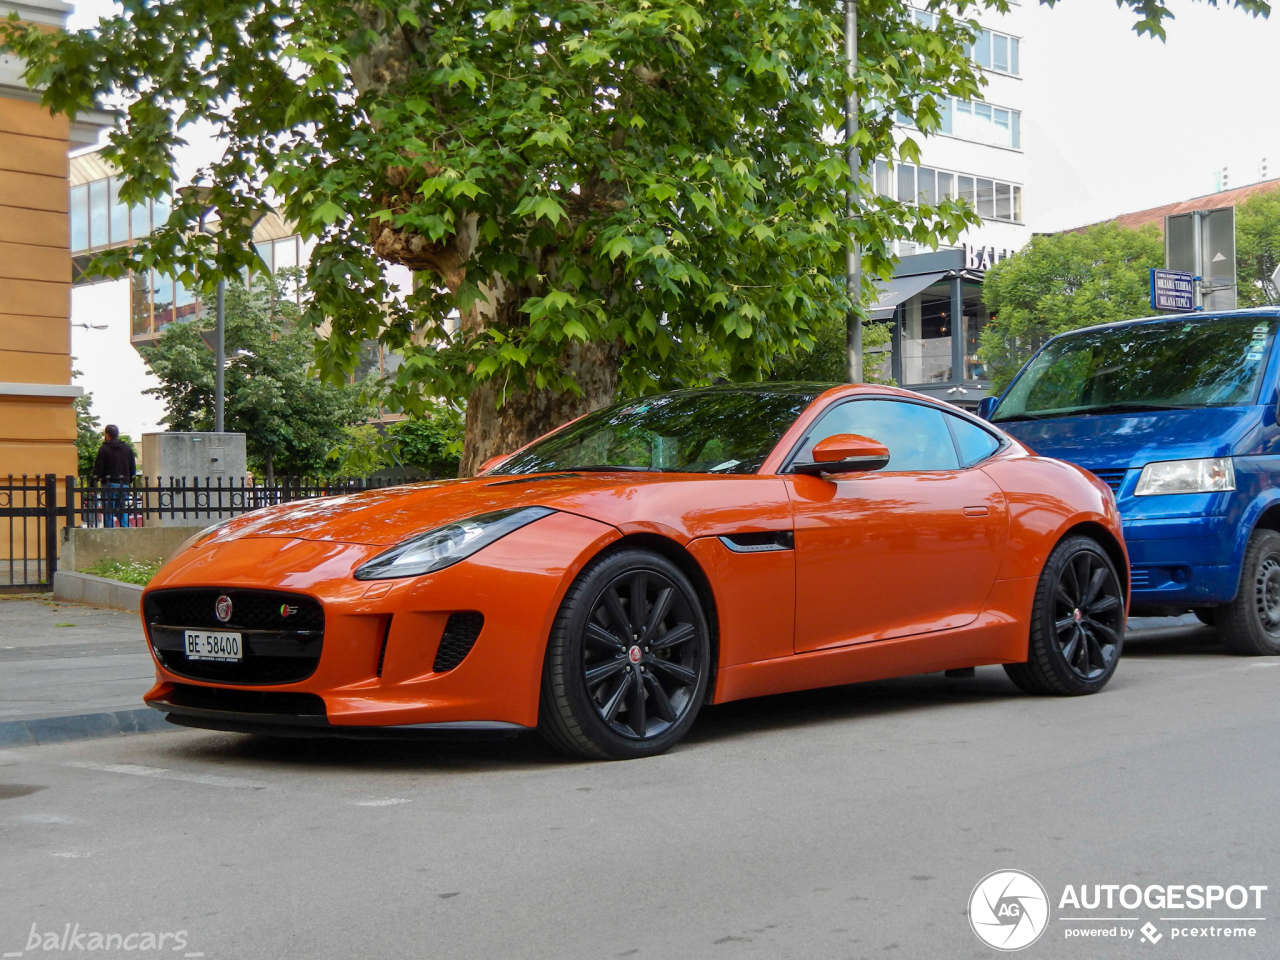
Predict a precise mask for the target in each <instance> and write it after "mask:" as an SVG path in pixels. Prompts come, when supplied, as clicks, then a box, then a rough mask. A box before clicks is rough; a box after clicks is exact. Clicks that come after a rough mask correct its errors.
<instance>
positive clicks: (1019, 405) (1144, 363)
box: [991, 316, 1276, 423]
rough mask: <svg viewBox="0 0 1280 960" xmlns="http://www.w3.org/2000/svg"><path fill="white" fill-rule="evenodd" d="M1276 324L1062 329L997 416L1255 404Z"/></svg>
mask: <svg viewBox="0 0 1280 960" xmlns="http://www.w3.org/2000/svg"><path fill="white" fill-rule="evenodd" d="M1275 331H1276V319H1275V318H1274V317H1259V316H1251V317H1249V316H1245V317H1204V318H1199V317H1198V318H1196V319H1190V318H1187V317H1178V318H1176V319H1170V320H1156V321H1151V322H1149V323H1136V324H1133V325H1132V326H1124V327H1112V328H1111V329H1107V330H1090V331H1085V332H1081V333H1077V334H1072V335H1070V336H1065V337H1061V338H1060V339H1058V340H1055V341H1053V342H1052V343H1051V344H1049V346H1048V347H1046V348H1045V349H1044V350H1042V351H1041V352H1040V353H1039V354H1038V355H1037V356H1036V357H1035V359H1033V360H1032V361H1031V363H1030V364H1028V365H1027V368H1026V369H1025V370H1024V371H1023V372H1022V375H1021V376H1020V377H1019V378H1018V379H1017V380H1016V381H1015V382H1014V384H1013V386H1012V387H1010V388H1009V392H1008V394H1007V395H1006V396H1005V398H1004V400H1003V401H1002V402H1001V403H1000V406H998V407H997V408H996V410H995V413H994V415H993V416H992V418H991V419H992V421H993V422H995V423H1000V422H1007V421H1011V420H1041V419H1048V418H1051V417H1072V416H1078V415H1080V414H1098V413H1125V412H1129V411H1136V412H1143V411H1148V410H1180V409H1184V408H1189V407H1228V406H1238V405H1241V404H1250V403H1253V402H1255V400H1254V398H1255V397H1256V395H1257V392H1258V380H1259V377H1260V376H1261V375H1262V368H1263V364H1264V363H1265V362H1266V356H1267V351H1268V348H1269V347H1270V345H1271V340H1272V338H1273V336H1274V335H1275Z"/></svg>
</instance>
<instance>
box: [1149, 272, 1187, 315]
mask: <svg viewBox="0 0 1280 960" xmlns="http://www.w3.org/2000/svg"><path fill="white" fill-rule="evenodd" d="M1195 308H1196V278H1195V274H1192V273H1184V272H1183V271H1181V270H1158V269H1156V268H1155V267H1152V268H1151V309H1152V310H1164V311H1166V312H1168V313H1191V312H1192V311H1193V310H1195Z"/></svg>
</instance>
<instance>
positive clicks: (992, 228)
mask: <svg viewBox="0 0 1280 960" xmlns="http://www.w3.org/2000/svg"><path fill="white" fill-rule="evenodd" d="M915 16H916V18H917V19H918V20H919V21H920V22H921V23H923V24H925V25H926V26H928V25H931V24H933V23H934V22H935V20H934V14H932V13H930V12H929V11H927V10H922V9H920V10H916V11H915ZM1024 22H1025V18H1024V17H1023V15H1022V11H1021V8H1020V7H1019V6H1017V5H1016V4H1015V5H1011V7H1010V10H1009V12H1008V13H1007V14H1004V15H997V14H995V13H994V12H992V13H989V14H986V15H984V19H983V21H982V23H983V31H982V34H981V36H979V37H978V39H977V40H976V42H975V43H974V44H973V46H972V47H971V48H970V49H969V51H968V52H969V55H970V57H971V58H972V59H973V61H974V63H975V64H976V65H977V67H978V68H979V69H980V70H981V71H982V74H983V76H984V77H985V78H986V80H987V85H986V87H985V88H984V90H983V98H982V99H981V100H960V99H958V98H954V97H953V98H951V100H950V101H948V102H947V103H946V104H944V105H943V110H942V129H941V130H940V131H939V132H937V133H933V134H931V135H929V136H927V137H925V136H921V135H920V134H919V133H918V132H917V131H916V130H915V128H914V127H913V126H912V125H911V124H910V122H909V121H908V119H907V118H906V117H900V118H899V123H898V128H897V134H898V137H899V139H904V138H907V137H910V138H911V139H913V140H914V141H915V143H916V144H917V146H919V148H920V162H919V163H918V164H908V163H899V164H896V165H890V164H889V163H888V162H886V161H883V160H882V161H880V162H879V163H877V164H876V169H875V174H874V176H875V187H876V190H877V191H878V192H879V193H881V194H882V195H884V196H888V197H893V198H894V199H897V200H901V201H904V202H907V203H916V202H923V203H931V202H936V201H937V200H940V199H954V200H965V201H968V202H969V204H970V205H971V206H972V207H973V208H974V210H975V211H976V212H977V214H978V215H979V216H980V217H981V218H982V222H981V224H980V225H979V226H977V227H973V228H971V229H969V230H967V231H966V232H965V233H964V234H963V235H962V236H961V237H960V238H959V242H958V243H957V245H956V246H954V247H945V246H944V247H942V248H940V249H939V250H937V251H934V250H932V249H930V248H929V247H925V246H922V245H919V244H915V243H910V242H905V241H903V242H899V244H898V248H897V252H898V254H899V255H900V256H901V258H902V259H901V262H900V263H899V265H898V269H897V271H896V272H895V275H894V278H893V279H892V280H891V281H889V282H888V283H885V284H883V285H882V290H881V294H880V297H879V299H878V302H877V303H876V304H875V305H874V306H873V307H872V311H871V315H872V318H873V319H875V320H878V321H880V322H886V323H892V325H893V327H892V333H893V341H892V346H891V349H890V351H889V352H888V355H887V356H886V357H885V359H884V360H883V361H882V362H881V364H880V367H879V369H878V370H877V374H878V375H879V376H881V377H884V378H889V377H892V378H893V379H894V380H895V381H896V382H897V383H899V384H901V385H902V386H904V387H907V388H909V389H912V390H917V391H920V392H922V393H928V394H932V395H935V396H939V397H941V398H942V399H946V400H950V401H952V402H954V403H957V404H960V405H961V406H966V407H971V406H976V405H977V403H978V401H979V400H980V399H982V397H984V396H986V392H987V386H988V382H987V378H986V376H985V375H984V371H983V369H982V365H981V363H979V361H978V357H977V350H978V341H979V338H980V336H981V333H982V328H983V327H984V326H985V325H986V323H987V321H988V319H989V316H988V314H987V309H986V306H985V305H984V304H983V302H982V279H983V276H984V275H985V273H986V271H987V270H988V269H990V267H991V266H992V265H994V264H995V263H997V262H998V261H1000V260H1001V259H1003V258H1004V257H1007V256H1009V255H1010V254H1012V253H1013V252H1015V251H1016V250H1018V249H1019V248H1020V247H1022V245H1023V244H1025V243H1026V242H1027V240H1029V239H1030V237H1031V230H1030V228H1029V227H1028V226H1027V222H1028V215H1029V214H1028V204H1029V202H1030V199H1031V198H1030V196H1029V193H1028V184H1027V179H1028V177H1027V173H1028V162H1027V142H1026V135H1025V133H1024V130H1025V123H1024V118H1025V108H1026V102H1025V93H1024V90H1025V87H1026V84H1025V82H1024V79H1023V78H1024V76H1025V74H1026V71H1027V69H1028V67H1029V65H1030V64H1029V61H1032V60H1033V58H1034V53H1033V52H1031V51H1028V45H1027V38H1026V36H1025V34H1024V31H1023V29H1022V24H1023V23H1024Z"/></svg>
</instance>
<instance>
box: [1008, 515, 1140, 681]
mask: <svg viewBox="0 0 1280 960" xmlns="http://www.w3.org/2000/svg"><path fill="white" fill-rule="evenodd" d="M1124 621H1125V611H1124V589H1123V588H1122V587H1121V585H1120V577H1119V576H1118V575H1117V573H1116V568H1115V564H1113V563H1112V562H1111V557H1110V556H1108V554H1107V552H1106V550H1104V549H1103V548H1102V547H1101V545H1099V544H1098V542H1097V541H1096V540H1094V539H1093V538H1092V537H1085V536H1075V537H1068V538H1067V539H1065V540H1063V541H1062V542H1061V543H1059V544H1058V545H1057V546H1056V547H1054V549H1053V552H1052V553H1051V554H1049V560H1048V562H1047V563H1045V565H1044V570H1043V571H1042V572H1041V574H1040V583H1039V584H1038V585H1037V587H1036V597H1035V604H1034V606H1033V607H1032V613H1031V637H1030V642H1029V645H1028V651H1027V662H1026V663H1006V664H1005V665H1004V669H1005V673H1007V674H1008V675H1009V679H1010V680H1012V681H1013V682H1014V683H1016V684H1017V685H1018V687H1019V688H1020V689H1022V690H1024V691H1025V692H1027V693H1035V694H1050V695H1056V696H1066V697H1070V696H1080V695H1081V694H1086V693H1097V692H1098V691H1099V690H1101V689H1102V688H1103V687H1105V686H1106V685H1107V681H1108V680H1110V679H1111V675H1112V674H1113V673H1115V669H1116V663H1117V662H1118V661H1119V659H1120V651H1121V648H1122V647H1123V646H1124Z"/></svg>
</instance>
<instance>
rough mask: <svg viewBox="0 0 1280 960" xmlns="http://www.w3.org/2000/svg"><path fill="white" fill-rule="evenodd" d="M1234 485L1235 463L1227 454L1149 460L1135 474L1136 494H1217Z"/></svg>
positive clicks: (1148, 495) (1232, 487) (1142, 495)
mask: <svg viewBox="0 0 1280 960" xmlns="http://www.w3.org/2000/svg"><path fill="white" fill-rule="evenodd" d="M1235 488H1236V468H1235V462H1234V461H1233V460H1232V459H1231V458H1230V457H1210V458H1209V459H1207V460H1162V461H1160V462H1159V463H1148V464H1147V465H1146V466H1145V467H1143V468H1142V475H1141V476H1139V477H1138V486H1137V489H1135V490H1134V491H1133V495H1134V496H1135V497H1154V496H1156V495H1158V494H1162V493H1220V492H1222V491H1225V490H1234V489H1235Z"/></svg>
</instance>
